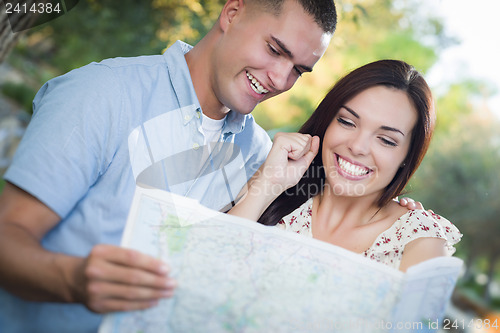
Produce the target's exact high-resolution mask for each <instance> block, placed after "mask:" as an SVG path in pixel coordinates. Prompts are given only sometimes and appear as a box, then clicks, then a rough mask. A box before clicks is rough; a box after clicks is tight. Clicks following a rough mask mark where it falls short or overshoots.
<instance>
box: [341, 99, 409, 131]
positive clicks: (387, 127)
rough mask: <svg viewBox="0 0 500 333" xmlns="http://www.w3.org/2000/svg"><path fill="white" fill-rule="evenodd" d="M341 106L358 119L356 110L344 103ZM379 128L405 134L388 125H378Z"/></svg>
mask: <svg viewBox="0 0 500 333" xmlns="http://www.w3.org/2000/svg"><path fill="white" fill-rule="evenodd" d="M342 107H343V108H344V109H346V110H347V111H349V113H351V114H352V115H353V116H354V117H356V118H358V119H359V114H357V113H356V112H354V110H353V109H351V108H350V107H348V106H345V105H342ZM380 128H381V129H383V130H384V131H391V132H397V133H401V135H402V136H405V134H404V133H403V132H402V131H400V130H398V129H397V128H394V127H390V126H385V125H383V126H380Z"/></svg>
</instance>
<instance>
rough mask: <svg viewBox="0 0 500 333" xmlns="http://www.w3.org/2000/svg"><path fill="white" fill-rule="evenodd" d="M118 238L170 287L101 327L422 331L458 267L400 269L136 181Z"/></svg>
mask: <svg viewBox="0 0 500 333" xmlns="http://www.w3.org/2000/svg"><path fill="white" fill-rule="evenodd" d="M122 246H124V247H128V248H134V249H137V250H139V251H141V252H144V253H147V254H150V255H152V256H154V257H157V258H161V259H162V260H164V261H165V262H166V263H168V265H169V266H170V267H171V275H172V276H173V277H174V278H175V279H176V280H177V282H178V288H177V289H176V292H175V296H174V297H173V298H171V299H164V300H162V301H160V303H159V305H157V306H156V307H154V308H151V309H148V310H143V311H133V312H119V313H113V314H109V315H106V316H105V317H104V320H103V322H102V324H101V326H100V329H99V332H100V333H111V332H113V333H115V332H116V333H127V332H133V333H139V332H142V333H145V332H154V333H160V332H182V333H184V332H190V333H193V332H204V333H206V332H217V333H219V332H273V333H275V332H286V333H289V332H346V333H353V332H354V333H356V332H360V333H361V332H362V333H367V332H429V331H433V330H435V329H436V328H437V327H438V322H439V321H440V320H441V319H442V317H443V315H444V311H445V308H446V306H447V304H448V302H449V299H450V296H451V293H452V291H453V288H454V286H455V283H456V280H457V277H458V275H459V273H460V271H461V268H462V265H463V262H462V261H461V260H460V259H458V258H454V257H440V258H435V259H431V260H428V261H425V262H423V263H420V264H418V265H415V266H413V267H411V268H410V269H408V271H407V272H406V273H403V272H400V271H398V270H395V269H393V268H390V267H388V266H385V265H383V264H381V263H377V262H374V261H372V260H370V259H367V258H365V257H363V256H361V255H359V254H356V253H353V252H350V251H347V250H345V249H343V248H340V247H337V246H334V245H331V244H328V243H325V242H322V241H318V240H315V239H312V238H308V237H304V236H301V235H297V234H294V233H291V232H288V231H283V230H280V229H278V228H276V227H269V226H264V225H261V224H258V223H256V222H253V221H249V220H245V219H242V218H238V217H234V216H231V215H227V214H223V213H220V212H217V211H214V210H211V209H208V208H206V207H204V206H202V205H200V204H199V203H198V202H197V201H194V200H193V199H189V198H185V197H181V196H178V195H175V194H172V193H169V192H166V191H162V190H157V189H144V188H139V187H138V188H137V191H136V194H135V197H134V200H133V203H132V207H131V211H130V214H129V218H128V221H127V225H126V228H125V231H124V235H123V240H122ZM439 326H440V325H439Z"/></svg>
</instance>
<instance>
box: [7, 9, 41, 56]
mask: <svg viewBox="0 0 500 333" xmlns="http://www.w3.org/2000/svg"><path fill="white" fill-rule="evenodd" d="M34 2H35V0H25V1H24V2H23V3H24V4H26V7H27V8H30V7H31V5H32V4H33V3H34ZM6 3H7V2H5V3H4V2H3V1H2V2H0V63H1V62H2V61H3V60H4V59H5V57H6V56H7V54H8V53H9V52H10V50H11V49H12V48H13V47H14V45H15V44H16V42H17V40H18V38H19V37H20V35H21V33H20V32H15V31H22V30H24V29H25V28H26V27H29V26H30V25H31V23H32V22H33V21H34V19H35V18H36V17H35V16H34V15H31V13H29V15H26V14H23V13H19V12H16V11H15V9H14V10H13V9H12V7H10V12H11V14H10V15H7V7H6ZM9 3H10V4H11V3H13V2H12V1H9Z"/></svg>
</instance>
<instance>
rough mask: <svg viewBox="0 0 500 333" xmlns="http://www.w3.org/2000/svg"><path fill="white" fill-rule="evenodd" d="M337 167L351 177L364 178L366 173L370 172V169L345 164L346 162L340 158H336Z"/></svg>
mask: <svg viewBox="0 0 500 333" xmlns="http://www.w3.org/2000/svg"><path fill="white" fill-rule="evenodd" d="M338 162H339V166H340V168H341V169H342V170H344V171H345V172H347V173H349V174H351V175H353V176H364V175H366V174H367V173H368V172H370V169H367V168H363V167H360V166H358V165H354V164H352V163H349V162H347V161H346V160H344V159H342V158H341V157H340V156H339V158H338Z"/></svg>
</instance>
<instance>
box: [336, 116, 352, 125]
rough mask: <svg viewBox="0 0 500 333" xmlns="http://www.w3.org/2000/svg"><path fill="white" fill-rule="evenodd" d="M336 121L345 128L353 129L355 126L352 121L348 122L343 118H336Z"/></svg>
mask: <svg viewBox="0 0 500 333" xmlns="http://www.w3.org/2000/svg"><path fill="white" fill-rule="evenodd" d="M337 121H338V122H339V123H340V124H341V125H343V126H347V127H355V126H356V125H355V124H354V123H353V122H352V121H350V120H348V119H345V118H342V117H338V118H337Z"/></svg>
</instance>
